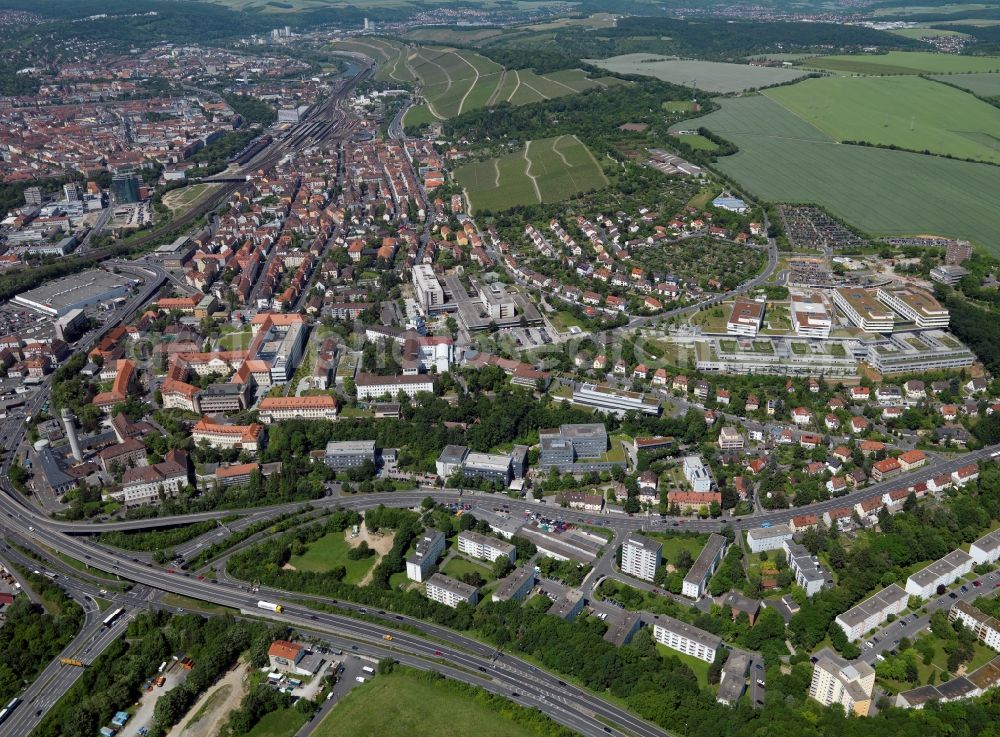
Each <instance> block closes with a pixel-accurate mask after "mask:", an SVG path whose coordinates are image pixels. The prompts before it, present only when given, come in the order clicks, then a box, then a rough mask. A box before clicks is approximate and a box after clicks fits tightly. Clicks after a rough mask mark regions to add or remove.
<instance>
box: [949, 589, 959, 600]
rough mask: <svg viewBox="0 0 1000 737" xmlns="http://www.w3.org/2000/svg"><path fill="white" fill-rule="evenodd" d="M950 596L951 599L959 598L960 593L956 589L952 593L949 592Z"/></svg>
mask: <svg viewBox="0 0 1000 737" xmlns="http://www.w3.org/2000/svg"><path fill="white" fill-rule="evenodd" d="M948 598H949V599H957V598H958V594H956V593H955V592H954V591H952V592H951V593H950V594H948Z"/></svg>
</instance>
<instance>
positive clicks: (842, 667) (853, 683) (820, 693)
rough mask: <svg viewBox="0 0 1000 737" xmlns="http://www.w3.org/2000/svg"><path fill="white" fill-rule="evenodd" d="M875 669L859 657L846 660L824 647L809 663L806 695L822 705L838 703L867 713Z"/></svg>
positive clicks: (849, 708)
mask: <svg viewBox="0 0 1000 737" xmlns="http://www.w3.org/2000/svg"><path fill="white" fill-rule="evenodd" d="M874 689H875V669H874V668H872V667H871V666H870V665H868V663H866V662H864V661H863V660H853V661H847V660H844V659H843V658H841V657H839V656H838V655H836V654H834V653H832V652H830V651H829V650H824V651H823V653H822V654H821V655H820V658H819V659H818V660H817V661H816V664H815V665H814V666H813V677H812V682H811V683H810V684H809V696H810V698H813V699H815V700H816V701H818V702H819V703H821V704H823V706H830V705H832V704H840V705H841V706H843V707H844V711H846V712H847V713H848V714H856V715H857V716H862V717H865V716H868V712H869V711H870V709H871V701H872V691H873V690H874Z"/></svg>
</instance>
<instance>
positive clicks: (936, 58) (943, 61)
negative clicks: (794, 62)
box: [806, 51, 1000, 74]
mask: <svg viewBox="0 0 1000 737" xmlns="http://www.w3.org/2000/svg"><path fill="white" fill-rule="evenodd" d="M806 66H809V67H812V68H816V69H827V70H829V71H833V72H847V73H848V74H947V73H949V72H997V71H1000V57H996V56H963V55H959V54H938V53H935V52H933V51H890V52H889V53H887V54H845V55H840V56H818V57H816V58H815V59H810V60H809V61H808V62H806Z"/></svg>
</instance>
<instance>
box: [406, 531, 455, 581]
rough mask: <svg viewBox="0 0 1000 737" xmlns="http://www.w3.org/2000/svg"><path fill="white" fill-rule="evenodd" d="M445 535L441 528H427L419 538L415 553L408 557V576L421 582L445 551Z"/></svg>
mask: <svg viewBox="0 0 1000 737" xmlns="http://www.w3.org/2000/svg"><path fill="white" fill-rule="evenodd" d="M445 542H446V539H445V536H444V533H443V532H440V531H439V530H426V531H424V534H423V535H421V536H420V539H419V540H417V546H416V548H415V549H414V551H413V555H411V556H410V557H409V558H407V559H406V577H407V578H408V579H410V580H411V581H417V582H421V581H423V580H424V579H425V578H427V576H428V575H429V574H430V571H431V568H432V567H433V566H434V564H435V563H437V562H438V558H440V557H441V553H443V552H444V546H445Z"/></svg>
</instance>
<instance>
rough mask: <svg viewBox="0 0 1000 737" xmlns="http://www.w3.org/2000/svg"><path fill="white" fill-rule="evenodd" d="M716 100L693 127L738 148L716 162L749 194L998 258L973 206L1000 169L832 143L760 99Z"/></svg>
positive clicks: (989, 211) (981, 209)
mask: <svg viewBox="0 0 1000 737" xmlns="http://www.w3.org/2000/svg"><path fill="white" fill-rule="evenodd" d="M720 102H721V109H720V110H717V111H716V112H714V113H712V114H710V115H708V116H706V117H704V118H701V119H699V121H698V124H699V125H703V126H705V127H706V128H709V129H710V130H712V131H713V132H714V133H716V134H718V135H720V136H722V137H723V138H726V139H729V140H731V141H733V142H734V143H735V144H736V145H737V146H739V149H740V150H739V153H737V154H734V155H732V156H727V157H724V158H722V159H720V160H719V162H718V163H717V164H716V166H717V167H718V168H719V169H720V170H721V171H722V172H723V173H725V174H726V175H728V176H730V177H732V178H733V179H735V180H736V181H737V182H739V183H740V185H742V186H743V187H745V188H746V189H747V190H748V191H749V192H750V193H752V194H753V195H754V196H756V197H760V198H763V199H766V200H770V201H772V202H815V203H817V204H820V205H822V206H824V207H826V208H828V209H829V210H830V211H831V212H832V213H833V214H834V215H836V216H838V217H841V218H843V219H844V220H846V221H848V222H850V223H852V224H854V225H856V226H857V227H859V228H861V229H862V230H865V231H867V232H869V233H871V234H874V235H913V234H924V233H936V234H942V235H948V236H954V237H959V238H966V239H968V240H971V241H973V242H975V243H978V244H979V245H981V246H984V247H986V248H989V249H991V250H993V251H994V252H995V253H1000V243H998V242H997V239H996V234H997V232H1000V210H998V209H997V208H992V207H988V206H986V205H985V203H984V201H983V193H984V192H997V191H1000V167H996V166H992V165H989V164H975V163H968V162H964V161H953V160H949V159H943V158H940V157H935V156H924V155H921V154H913V153H908V152H903V151H888V150H885V149H877V148H866V147H861V146H845V145H839V144H837V143H836V142H835V141H832V140H831V139H830V138H829V137H828V136H826V135H824V134H823V133H822V131H820V130H819V129H818V128H816V127H815V126H812V125H810V124H809V123H807V122H806V121H805V120H803V119H801V118H798V117H796V116H795V115H793V114H792V113H790V112H789V111H788V110H786V109H785V108H783V107H781V105H779V104H778V103H776V102H774V101H773V100H771V99H770V98H768V97H766V96H764V95H758V96H752V97H743V98H738V99H726V100H722V101H720ZM686 125H687V127H690V122H688V123H687V124H686Z"/></svg>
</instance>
